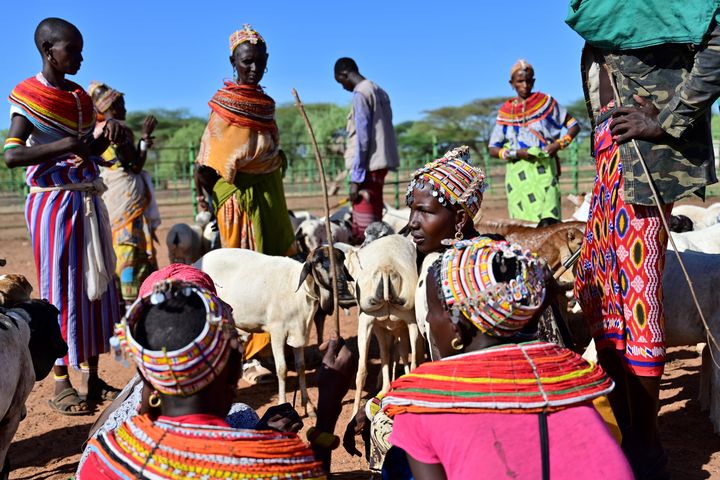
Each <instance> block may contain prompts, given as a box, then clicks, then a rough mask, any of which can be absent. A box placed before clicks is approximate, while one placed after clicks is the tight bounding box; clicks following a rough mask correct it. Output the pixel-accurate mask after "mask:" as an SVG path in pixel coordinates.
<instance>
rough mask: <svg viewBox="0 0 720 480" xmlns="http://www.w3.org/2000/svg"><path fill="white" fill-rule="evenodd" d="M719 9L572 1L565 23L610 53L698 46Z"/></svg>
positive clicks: (713, 4) (686, 0) (718, 3)
mask: <svg viewBox="0 0 720 480" xmlns="http://www.w3.org/2000/svg"><path fill="white" fill-rule="evenodd" d="M719 8H720V0H570V5H569V7H568V16H567V18H566V19H565V23H567V24H568V25H569V26H570V28H572V29H573V30H575V31H576V32H577V33H578V34H579V35H580V36H581V37H583V38H584V39H585V40H586V41H587V42H588V43H589V44H591V45H593V46H595V47H599V48H605V49H608V50H632V49H635V48H644V47H651V46H653V45H660V44H663V43H690V44H694V45H699V44H700V43H702V40H703V37H704V36H705V33H707V31H708V29H709V27H710V22H711V21H712V20H713V18H715V16H716V14H717V13H718V9H719Z"/></svg>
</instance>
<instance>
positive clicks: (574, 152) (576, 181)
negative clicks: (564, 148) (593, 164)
mask: <svg viewBox="0 0 720 480" xmlns="http://www.w3.org/2000/svg"><path fill="white" fill-rule="evenodd" d="M578 148H579V147H578V142H573V143H571V144H570V165H572V179H573V195H578V194H579V193H580V170H579V166H578Z"/></svg>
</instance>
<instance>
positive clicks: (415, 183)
mask: <svg viewBox="0 0 720 480" xmlns="http://www.w3.org/2000/svg"><path fill="white" fill-rule="evenodd" d="M469 160H470V148H469V147H467V146H462V147H457V148H454V149H452V150H450V151H449V152H447V153H446V154H445V156H443V157H442V158H440V159H438V160H434V161H432V162H430V163H428V164H426V165H425V166H424V167H422V168H419V169H417V170H415V173H413V176H412V180H410V184H409V185H408V189H407V194H406V195H405V199H406V202H407V205H408V206H411V205H412V202H413V191H414V190H415V189H416V188H417V189H422V188H424V187H425V186H429V187H430V190H431V193H432V196H433V197H436V198H437V199H438V202H440V204H441V205H443V206H446V207H449V206H451V205H458V206H459V207H461V208H463V209H464V210H465V211H467V212H468V214H469V215H470V217H471V218H472V219H473V220H475V217H476V216H477V215H478V214H479V213H480V205H481V203H482V199H483V192H484V191H485V173H484V172H483V171H482V169H480V168H477V167H473V166H471V165H470V164H468V163H467V162H468V161H469Z"/></svg>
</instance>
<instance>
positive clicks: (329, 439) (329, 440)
mask: <svg viewBox="0 0 720 480" xmlns="http://www.w3.org/2000/svg"><path fill="white" fill-rule="evenodd" d="M306 438H307V441H308V442H310V445H312V446H314V447H321V448H327V449H328V450H335V449H336V448H337V447H339V446H340V437H338V436H337V435H333V434H332V433H327V432H321V431H320V430H318V429H317V428H315V427H310V428H309V429H308V431H307V435H306Z"/></svg>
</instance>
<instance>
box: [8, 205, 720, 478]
mask: <svg viewBox="0 0 720 480" xmlns="http://www.w3.org/2000/svg"><path fill="white" fill-rule="evenodd" d="M330 203H331V205H332V204H333V203H335V202H333V201H332V200H331V202H330ZM289 204H290V207H291V208H297V209H313V210H315V209H317V208H318V207H319V206H320V205H321V203H320V200H319V199H317V198H315V199H299V198H291V199H289ZM3 210H5V209H3ZM8 210H10V211H5V212H4V213H3V224H4V225H5V226H4V227H2V228H0V258H6V259H7V266H6V267H4V268H3V269H2V270H1V271H0V273H11V272H12V273H22V274H24V275H25V276H26V277H27V278H28V279H29V280H30V281H31V283H33V285H35V284H36V279H35V268H34V265H33V260H32V253H31V250H30V244H29V241H28V236H27V232H26V229H25V225H24V219H23V216H22V214H21V213H19V212H18V211H17V209H8ZM565 211H566V212H570V211H572V210H571V208H570V206H569V205H567V206H565ZM161 213H162V215H163V220H164V223H163V225H162V226H161V228H160V231H159V232H158V233H159V235H158V236H159V238H160V239H161V241H163V242H162V244H161V245H160V246H159V259H160V266H164V265H167V263H168V260H167V249H166V248H165V245H164V237H165V234H166V232H167V230H168V229H169V227H170V226H171V225H173V224H174V223H176V222H180V221H185V222H187V221H190V220H191V217H190V210H189V208H188V207H182V206H176V205H168V206H161ZM503 216H505V212H504V211H502V210H499V209H495V210H493V211H486V212H485V218H487V219H493V218H501V217H503ZM356 315H357V312H356V311H355V310H351V311H350V315H349V316H345V315H342V317H341V322H342V326H341V334H342V335H343V337H345V338H346V339H349V341H350V343H351V344H353V343H354V342H353V340H354V339H355V337H356V335H357V318H356ZM329 323H330V322H326V331H327V329H328V328H329ZM310 343H311V344H315V343H316V342H315V340H314V338H313V339H311V342H310ZM699 371H700V360H699V358H698V356H697V354H696V352H695V349H694V348H677V349H672V350H671V352H670V356H669V362H668V364H667V367H666V369H665V376H664V377H663V383H662V393H661V398H662V400H661V402H662V409H661V412H660V428H661V431H662V435H663V441H664V444H665V447H666V449H667V451H668V455H669V457H670V468H671V472H672V475H673V478H675V479H688V480H690V479H693V480H694V479H707V478H718V479H720V453H719V452H720V437H718V436H717V435H716V434H714V433H713V429H712V425H711V424H710V421H709V420H708V417H707V415H706V414H705V413H703V412H700V409H699V404H698V402H697V400H696V398H697V394H698V388H699V384H698V380H699ZM100 372H101V375H102V377H103V378H104V379H106V380H107V381H109V383H111V384H112V385H114V386H117V387H122V386H123V385H124V384H125V383H126V382H127V381H128V379H129V378H130V377H131V376H132V373H133V372H132V371H131V370H130V369H128V368H124V367H123V366H122V365H120V364H119V363H117V362H114V361H113V360H112V359H110V358H109V357H108V356H107V355H104V356H103V357H102V358H101V361H100ZM373 372H375V373H376V372H377V368H375V369H374V370H371V375H370V377H369V378H370V379H372V378H374V377H373V376H372V375H373ZM71 375H73V376H72V377H71V378H72V379H73V380H74V381H76V380H77V379H78V375H77V374H71ZM291 375H293V374H291ZM308 381H309V384H310V387H311V388H310V396H311V398H313V399H314V400H316V399H317V388H316V385H315V381H314V374H313V372H310V374H309V376H308ZM52 383H53V380H52V376H50V377H48V378H46V379H45V380H43V381H41V382H39V383H38V384H37V385H36V386H35V389H34V390H33V392H32V394H31V395H30V398H29V399H28V402H27V410H28V416H27V418H26V419H25V420H24V421H23V422H22V423H21V425H20V428H19V430H18V432H17V434H16V435H15V438H14V441H13V444H12V446H11V448H10V452H9V455H10V459H11V461H12V464H13V468H14V470H13V471H12V473H11V475H10V478H11V479H14V480H27V479H36V478H37V479H39V478H43V479H67V478H68V477H69V476H71V475H72V474H73V473H74V472H75V468H76V465H77V461H78V459H79V458H80V449H81V448H82V444H83V442H84V441H85V439H86V436H87V432H88V429H89V428H90V426H91V425H92V423H93V422H94V420H95V418H96V416H85V417H63V416H60V415H57V414H54V413H53V412H52V411H51V410H50V408H49V407H48V405H47V399H48V398H49V396H50V393H51V392H52ZM368 385H374V382H373V381H372V380H370V381H368ZM294 388H295V381H294V378H291V379H290V380H289V383H288V391H289V392H292V391H293V389H294ZM240 393H241V398H242V400H243V401H244V402H246V403H248V404H249V405H251V406H252V407H253V408H256V409H257V410H259V412H260V413H261V414H262V412H264V410H265V409H266V408H267V407H269V406H271V405H274V404H275V403H276V401H277V387H276V385H274V384H270V385H259V386H252V387H251V386H249V385H247V384H246V383H244V382H242V383H241V392H240ZM353 395H354V391H353V390H350V392H348V395H347V396H346V398H345V401H344V404H343V411H342V415H341V417H340V421H339V422H338V432H336V433H338V434H340V435H342V432H343V431H344V428H345V425H346V424H347V422H348V420H349V417H350V411H351V409H352V397H353ZM289 397H290V398H291V397H292V393H291V394H290V395H289ZM297 408H298V410H300V406H299V401H298V405H297ZM96 415H97V414H96ZM311 425H312V420H311V419H305V427H306V428H307V427H309V426H311ZM578 428H582V426H578ZM599 454H601V453H600V452H599ZM333 471H334V472H336V473H337V475H336V477H335V478H339V479H356V478H357V479H361V478H362V479H366V478H368V476H369V475H368V471H367V464H366V462H365V460H364V459H361V458H358V457H350V456H349V455H348V454H347V453H346V452H345V451H344V450H343V449H342V447H341V448H339V449H338V450H336V453H335V455H334V458H333Z"/></svg>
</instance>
